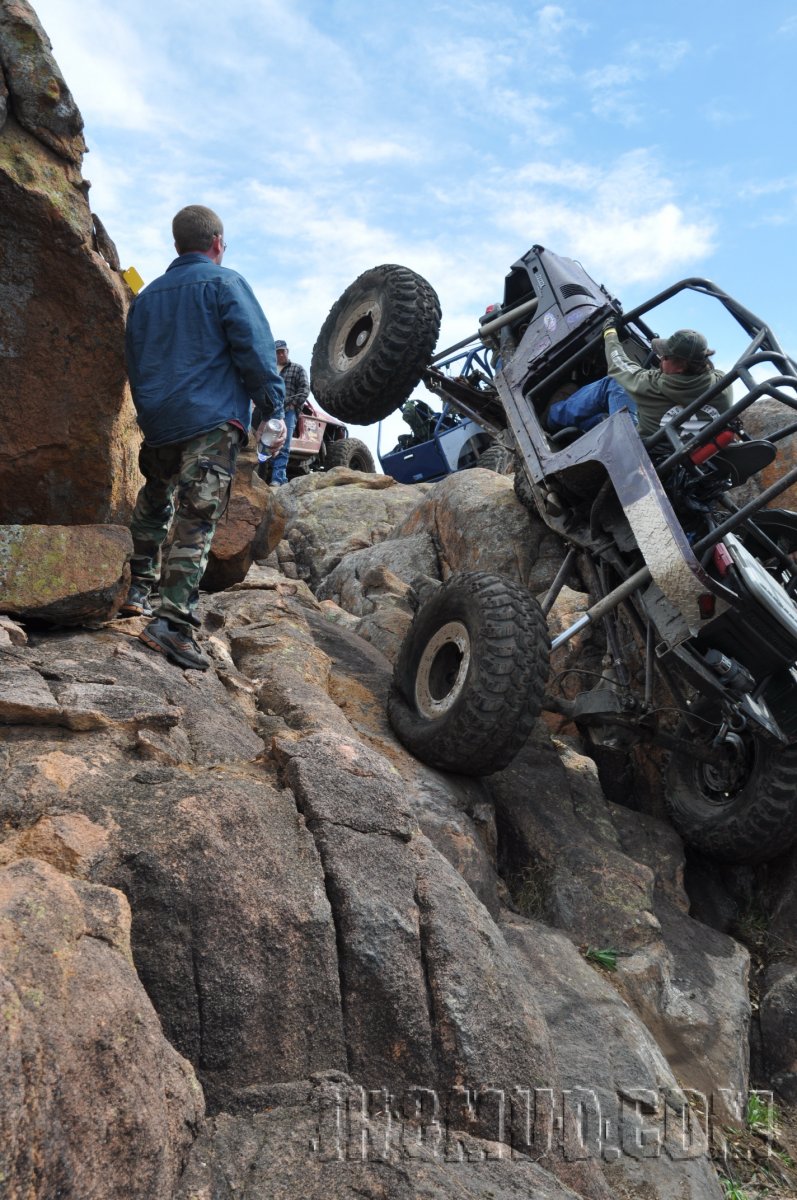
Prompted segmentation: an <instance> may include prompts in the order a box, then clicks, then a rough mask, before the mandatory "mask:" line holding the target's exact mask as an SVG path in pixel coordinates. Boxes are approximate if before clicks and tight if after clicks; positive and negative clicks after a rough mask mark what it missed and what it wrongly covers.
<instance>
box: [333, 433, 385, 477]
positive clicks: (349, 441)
mask: <svg viewBox="0 0 797 1200" xmlns="http://www.w3.org/2000/svg"><path fill="white" fill-rule="evenodd" d="M324 466H325V467H326V469H327V470H328V471H331V470H332V468H333V467H349V468H350V469H351V470H352V471H372V472H373V471H375V470H376V467H375V466H374V458H373V455H372V454H371V451H370V450H369V449H368V447H367V446H366V444H365V442H361V441H360V439H359V438H341V439H340V441H339V442H332V443H331V444H330V445H329V446H327V452H326V457H325V460H324Z"/></svg>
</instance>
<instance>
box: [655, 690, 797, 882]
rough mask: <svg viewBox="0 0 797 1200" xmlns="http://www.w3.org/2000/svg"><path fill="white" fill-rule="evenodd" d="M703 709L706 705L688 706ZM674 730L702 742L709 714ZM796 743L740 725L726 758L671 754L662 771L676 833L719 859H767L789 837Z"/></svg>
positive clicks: (795, 829)
mask: <svg viewBox="0 0 797 1200" xmlns="http://www.w3.org/2000/svg"><path fill="white" fill-rule="evenodd" d="M696 711H697V712H698V713H699V714H702V715H704V716H705V717H706V719H707V721H708V720H709V719H710V717H711V710H710V708H708V707H706V706H704V707H703V708H698V709H697V710H696ZM704 728H705V732H704V733H698V734H697V735H696V734H695V732H694V728H693V727H692V728H689V727H688V726H687V725H686V723H684V725H683V726H682V727H681V729H680V730H679V733H680V735H681V736H682V737H686V738H694V737H695V736H697V737H701V738H703V740H705V741H706V742H710V741H711V738H712V736H713V735H714V734H715V733H716V722H714V723H713V724H708V723H707V724H706V725H705V727H704ZM796 796H797V746H786V747H782V748H779V747H777V746H774V745H772V744H771V743H769V742H765V741H764V740H763V738H761V737H760V736H758V735H757V734H755V733H753V732H750V731H749V730H748V731H745V732H744V733H743V734H742V735H741V737H740V740H739V744H738V748H737V752H736V753H735V754H731V753H729V755H728V762H727V766H726V767H724V768H717V767H714V766H709V765H708V764H706V763H701V762H698V761H697V760H696V759H694V758H691V757H690V756H689V755H688V754H687V753H683V754H673V755H671V757H670V761H669V764H668V767H667V771H666V775H665V801H666V804H667V808H668V810H669V813H670V817H671V819H672V822H673V825H674V826H675V828H676V829H677V830H678V832H679V833H680V835H681V837H682V838H683V839H684V841H685V842H686V843H687V844H688V845H690V846H693V847H694V848H695V849H696V850H700V851H701V852H702V853H703V854H706V855H708V856H709V857H710V858H717V859H720V860H721V861H723V862H748V863H759V862H767V861H768V860H769V859H771V858H775V857H777V855H779V854H782V853H783V852H784V851H785V850H787V849H788V848H789V846H790V845H791V844H792V842H794V840H795V838H797V802H796V801H795V797H796Z"/></svg>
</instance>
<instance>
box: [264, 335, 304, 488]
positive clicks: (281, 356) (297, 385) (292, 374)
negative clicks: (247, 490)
mask: <svg viewBox="0 0 797 1200" xmlns="http://www.w3.org/2000/svg"><path fill="white" fill-rule="evenodd" d="M274 347H275V349H276V351H277V369H278V370H279V373H280V375H281V376H282V382H283V383H284V384H285V418H284V419H285V425H286V428H287V430H288V434H287V437H286V438H285V443H284V445H283V447H282V449H281V450H280V452H279V454H277V455H276V456H275V458H274V465H273V467H272V469H271V486H272V487H281V486H282V484H283V483H287V482H288V477H287V474H286V471H287V467H288V456H289V455H290V452H291V438H292V437H293V431H294V429H295V428H296V422H297V420H298V419H299V413H300V412H301V411H302V405H303V404H304V402H305V400H306V399H307V397H308V396H309V395H310V380H309V379H308V378H307V372H306V371H305V369H304V367H302V366H300V365H299V363H295V362H291V359H290V355H289V353H288V343H287V342H285V341H283V340H282V338H277V340H276V342H275V343H274Z"/></svg>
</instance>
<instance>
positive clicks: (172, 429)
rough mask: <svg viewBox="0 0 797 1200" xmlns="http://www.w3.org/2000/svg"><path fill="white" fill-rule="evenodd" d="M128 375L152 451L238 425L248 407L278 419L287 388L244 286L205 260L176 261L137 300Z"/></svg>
mask: <svg viewBox="0 0 797 1200" xmlns="http://www.w3.org/2000/svg"><path fill="white" fill-rule="evenodd" d="M125 351H126V357H127V372H128V375H129V377H130V387H131V389H132V392H133V403H134V404H135V406H136V413H137V415H138V423H139V425H140V426H141V428H142V430H143V431H144V438H145V440H146V442H147V443H148V444H149V445H150V446H164V445H168V444H169V443H170V442H183V441H186V440H187V439H188V438H193V437H196V436H197V434H200V433H205V432H207V431H208V430H209V429H215V428H217V426H219V425H223V424H224V422H225V421H238V422H239V423H240V424H241V425H242V426H243V428H244V429H246V430H248V429H249V414H250V406H251V403H252V402H254V403H255V404H257V405H258V407H259V408H260V409H261V410H262V411H263V413H264V415H265V416H267V417H268V416H275V417H281V416H282V415H283V410H284V404H285V385H284V384H283V382H282V379H281V377H280V374H279V371H278V370H277V358H276V352H275V350H274V339H273V337H272V336H271V329H270V328H269V324H268V321H267V320H266V317H265V314H264V312H263V310H262V308H261V307H260V305H259V304H258V302H257V299H256V298H255V295H254V292H253V291H252V289H251V288H250V286H249V284H248V283H247V282H246V280H245V279H244V278H243V277H242V276H241V275H238V274H237V273H236V272H235V271H230V270H228V269H227V268H226V267H219V266H217V265H216V263H214V262H212V261H211V260H210V259H209V258H208V257H207V255H206V254H199V253H194V252H190V253H188V254H181V255H180V257H179V258H176V259H175V260H174V262H173V263H171V264H170V266H169V267H168V269H167V270H166V272H165V274H163V275H161V276H159V278H158V279H154V280H153V281H152V283H151V284H149V286H148V287H146V288H144V290H143V291H142V292H140V293H139V295H138V296H136V298H135V300H134V301H133V303H132V305H131V306H130V311H129V313H128V316H127V332H126V338H125Z"/></svg>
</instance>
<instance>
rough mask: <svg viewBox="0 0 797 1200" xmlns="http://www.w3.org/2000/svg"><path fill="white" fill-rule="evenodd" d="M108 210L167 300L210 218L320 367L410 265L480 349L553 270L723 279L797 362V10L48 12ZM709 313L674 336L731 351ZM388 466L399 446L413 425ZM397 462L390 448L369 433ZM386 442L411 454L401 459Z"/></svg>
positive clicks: (648, 292)
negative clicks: (511, 281)
mask: <svg viewBox="0 0 797 1200" xmlns="http://www.w3.org/2000/svg"><path fill="white" fill-rule="evenodd" d="M34 7H35V9H36V11H37V13H38V15H39V18H40V20H41V22H42V24H43V25H44V28H45V30H46V31H47V33H48V35H49V37H50V40H51V41H52V43H53V49H54V52H55V56H56V59H57V61H58V63H59V65H60V67H61V70H62V72H63V74H64V76H65V79H66V81H67V83H68V85H69V87H70V88H71V90H72V92H73V94H74V96H75V99H76V101H77V104H78V106H79V108H80V109H81V112H82V114H83V118H84V121H85V125H86V130H85V136H86V140H87V142H88V145H89V147H90V153H89V154H88V155H87V157H86V159H85V162H84V168H83V170H84V175H85V176H86V178H88V179H90V180H91V182H92V189H91V193H90V200H91V204H92V208H93V209H94V211H95V212H97V213H98V215H99V216H100V217H101V218H102V220H103V222H104V224H105V226H106V227H107V229H108V230H109V232H110V233H111V236H112V237H113V238H114V240H115V241H116V244H117V246H118V248H119V252H120V255H121V258H122V261H123V265H125V266H128V265H131V264H132V265H134V266H135V267H136V268H137V269H138V270H139V272H140V273H141V275H143V276H144V278H145V280H149V279H152V278H153V277H154V276H155V275H158V274H160V273H161V272H162V271H163V269H164V268H165V267H166V265H168V263H169V262H170V261H171V259H172V257H173V248H172V244H171V235H170V223H171V218H172V216H173V214H174V212H175V211H176V210H177V209H178V208H180V207H182V206H183V205H184V204H191V203H203V204H208V205H210V206H211V207H212V208H214V209H216V210H217V211H218V212H219V213H220V214H221V216H222V217H223V219H224V223H225V236H226V240H227V243H228V246H229V249H228V251H227V254H226V256H225V266H229V267H233V268H234V269H235V270H238V271H240V272H241V273H242V274H244V275H245V276H246V277H247V278H248V279H249V281H250V282H251V283H252V285H253V287H254V289H255V291H256V293H257V295H258V297H259V299H260V301H261V303H262V304H263V307H264V309H265V311H266V314H267V315H268V318H269V321H270V323H271V326H272V330H273V332H274V335H275V337H284V338H286V339H287V341H288V343H289V345H290V348H291V354H292V357H293V358H294V359H295V360H297V361H299V362H302V363H304V364H305V365H306V366H308V368H309V364H310V356H311V351H312V347H313V344H314V341H315V338H316V335H317V333H318V330H319V328H320V326H321V323H322V321H323V319H324V317H325V316H326V313H327V311H328V310H329V308H330V306H331V305H332V303H333V302H334V301H335V300H336V299H337V297H338V296H339V295H340V293H341V292H342V291H343V290H344V288H345V287H346V286H347V285H348V284H349V283H350V282H351V281H352V280H353V279H354V278H355V277H356V276H357V275H358V274H359V273H360V272H361V271H363V270H365V269H366V268H368V267H371V266H375V265H377V264H379V263H388V262H393V263H402V264H404V265H406V266H409V267H412V268H413V269H414V270H416V271H418V272H420V273H421V274H422V275H424V276H425V277H426V278H427V279H428V280H429V281H430V282H431V283H432V285H433V286H434V287H435V288H436V289H437V291H438V293H439V295H440V299H441V302H442V308H443V327H442V332H441V341H440V343H439V347H442V346H445V345H450V344H451V343H453V342H455V341H457V340H458V339H459V338H461V337H463V336H465V335H467V334H468V333H471V332H472V331H473V330H474V329H475V327H476V319H477V317H478V315H479V314H480V313H482V312H483V311H484V308H485V306H486V305H487V304H488V303H490V302H491V301H495V300H498V299H499V298H500V296H501V293H502V287H503V279H504V276H505V274H506V273H507V271H508V269H509V267H510V265H511V264H512V262H514V260H515V259H516V258H518V257H519V256H520V255H521V254H523V253H524V252H525V251H526V250H527V249H528V248H529V247H530V246H531V245H533V244H534V243H541V244H543V245H545V246H548V247H550V248H551V249H553V250H555V251H557V252H558V253H560V254H565V255H568V256H571V257H575V258H578V259H580V260H581V262H582V263H583V264H584V266H585V267H586V269H587V271H588V272H589V273H590V274H591V275H592V276H593V277H594V278H595V279H596V280H597V281H598V282H602V283H604V284H605V285H606V286H607V287H608V288H609V289H610V290H611V291H612V292H613V293H614V294H615V295H616V296H618V297H619V298H620V299H621V300H622V302H623V303H624V305H625V307H626V308H630V307H632V306H633V305H635V304H637V303H640V302H641V301H642V300H644V299H646V298H647V297H649V296H652V295H653V294H654V293H656V292H658V291H659V290H661V289H662V288H664V287H666V286H668V285H669V284H671V283H673V282H674V281H675V280H677V279H679V278H681V277H684V276H690V275H699V276H705V277H708V278H710V279H712V280H714V281H715V282H716V283H717V284H719V285H720V286H721V287H722V288H724V289H725V290H726V291H729V292H731V293H732V294H733V295H735V296H737V297H738V298H739V299H741V300H742V301H743V302H744V303H745V304H746V305H747V307H748V308H750V309H752V310H753V312H755V313H757V314H758V315H759V316H762V317H764V318H765V319H766V320H768V322H769V323H770V324H771V325H772V327H773V328H774V330H775V332H776V333H777V335H778V336H779V338H780V340H781V341H782V342H783V344H784V345H785V348H786V349H787V350H789V351H791V352H792V353H794V352H795V351H797V306H795V303H794V298H793V296H792V280H793V279H795V278H796V277H797V270H796V268H797V238H795V226H797V167H795V164H794V154H793V146H794V125H795V121H794V108H795V102H794V100H793V98H792V97H793V95H794V93H793V92H792V90H791V86H790V83H791V80H792V77H793V75H794V70H795V68H794V61H795V54H796V53H797V16H795V15H794V6H793V4H791V3H787V2H786V0H768V2H767V3H765V4H761V5H760V6H751V5H749V4H747V3H746V4H744V5H743V4H742V3H741V0H690V2H688V3H687V2H686V0H664V3H661V4H654V5H639V4H631V3H626V0H614V2H613V3H612V4H608V5H601V4H600V3H599V2H598V0H561V3H539V2H537V0H493V2H492V3H490V4H485V3H482V2H479V3H476V2H475V0H451V2H449V0H402V2H401V3H396V2H394V0H368V2H366V0H226V3H213V4H210V3H203V0H143V3H142V4H139V5H132V4H131V3H130V2H129V0H38V2H36V0H34ZM700 304H701V302H699V301H698V302H696V303H695V304H694V305H685V306H682V307H680V308H676V309H675V310H666V311H665V312H664V313H663V314H662V318H661V321H660V322H652V323H653V324H654V325H656V327H657V331H658V332H660V333H668V332H670V331H671V329H672V328H674V327H675V326H676V325H684V324H692V325H698V327H700V328H702V329H704V330H705V332H706V333H707V334H708V336H709V340H710V341H711V342H712V344H714V345H715V346H716V347H717V351H718V354H717V357H718V360H719V361H721V360H722V358H723V357H725V358H726V359H728V360H729V359H730V357H731V355H732V353H733V350H734V348H735V343H734V337H733V331H732V329H730V328H728V327H726V323H725V322H724V320H723V318H722V317H721V315H720V314H719V313H718V312H717V311H716V310H715V309H714V308H712V309H710V310H709V311H706V309H705V308H702V307H700ZM391 422H392V423H391V425H390V427H389V429H388V430H387V431H386V433H385V434H383V447H382V448H383V450H385V449H389V448H390V444H391V443H392V441H394V440H395V437H394V435H395V433H397V432H399V431H400V428H401V424H400V420H399V418H391ZM354 432H355V433H356V434H357V435H358V436H362V437H364V438H365V440H366V441H368V442H369V444H371V445H372V446H375V440H376V433H375V430H373V429H371V430H368V431H363V430H355V431H354ZM385 442H387V443H388V444H385Z"/></svg>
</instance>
